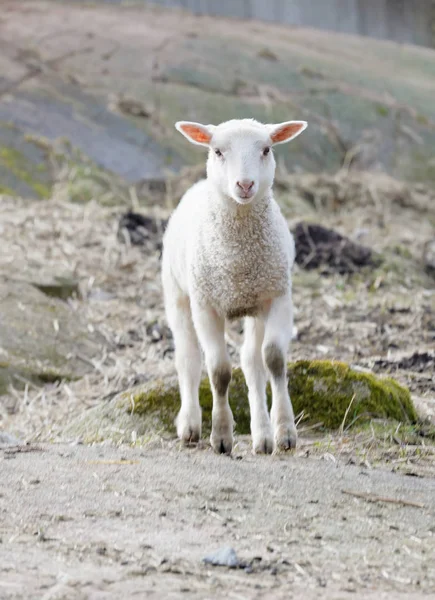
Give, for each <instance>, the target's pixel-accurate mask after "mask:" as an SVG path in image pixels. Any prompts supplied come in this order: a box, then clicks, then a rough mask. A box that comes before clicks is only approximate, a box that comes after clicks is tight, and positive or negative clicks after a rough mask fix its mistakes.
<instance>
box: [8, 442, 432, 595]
mask: <svg viewBox="0 0 435 600" xmlns="http://www.w3.org/2000/svg"><path fill="white" fill-rule="evenodd" d="M245 446H246V441H245V440H241V441H239V447H238V450H237V451H236V453H235V457H234V459H233V460H231V459H229V458H226V457H220V456H215V455H214V454H213V453H212V452H211V451H210V450H209V449H196V450H188V449H183V450H181V451H180V449H179V447H178V445H177V444H175V443H172V442H164V443H162V444H159V447H157V445H156V446H155V447H149V448H147V449H145V450H144V449H131V448H118V449H115V448H111V447H80V446H76V447H72V446H62V445H59V446H58V445H55V446H48V445H46V446H42V447H40V450H39V451H32V452H18V453H14V451H13V449H12V447H9V449H7V448H6V449H5V448H4V449H3V451H1V455H0V472H1V480H2V485H1V493H0V537H1V542H2V543H1V544H0V598H2V599H12V598H14V599H18V598H30V597H32V598H41V599H42V598H44V599H60V598H65V599H66V598H68V599H79V598H80V599H82V598H90V599H94V598H95V599H103V598H133V597H138V598H144V597H155V598H222V597H224V596H225V597H228V598H269V597H272V595H273V597H274V598H277V599H278V598H282V599H284V598H286V599H287V598H302V597H303V598H308V599H310V598H319V597H322V598H331V599H332V598H334V599H335V598H336V599H344V598H359V597H361V598H362V597H364V598H402V597H403V598H405V597H406V598H422V597H424V596H425V595H429V594H431V593H435V567H434V565H435V544H434V533H435V529H434V522H435V519H434V517H435V482H434V480H433V479H426V478H415V477H412V478H411V477H406V476H404V475H400V474H398V473H392V472H390V471H388V470H387V469H377V470H370V469H366V468H361V467H357V466H352V465H345V464H344V463H343V464H341V463H340V462H336V461H334V460H331V461H328V460H316V459H313V458H295V457H291V456H275V457H266V458H264V457H254V456H251V455H250V454H245V453H244V451H243V450H244V447H245ZM238 459H239V460H238ZM344 490H347V491H352V492H356V493H359V492H364V493H370V494H374V495H378V496H383V497H388V498H391V499H395V500H406V501H410V502H413V503H416V504H417V505H418V506H415V507H414V506H409V505H401V504H395V503H386V502H368V501H367V500H366V499H362V498H356V497H354V496H351V495H348V494H345V493H343V491H344ZM226 545H228V546H231V547H233V548H234V549H235V551H236V552H237V554H238V556H239V558H240V560H242V561H243V562H245V563H246V564H247V565H249V566H248V568H245V569H233V570H229V569H227V568H223V567H212V566H206V565H204V564H202V558H203V557H204V556H205V555H207V554H208V553H210V552H212V551H213V550H216V549H218V548H220V547H222V546H226Z"/></svg>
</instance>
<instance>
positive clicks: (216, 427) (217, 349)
mask: <svg viewBox="0 0 435 600" xmlns="http://www.w3.org/2000/svg"><path fill="white" fill-rule="evenodd" d="M192 316H193V322H194V325H195V329H196V333H197V335H198V339H199V343H200V344H201V346H202V349H203V350H204V354H205V362H206V365H207V371H208V376H209V379H210V385H211V389H212V393H213V411H212V431H211V436H210V441H211V445H212V447H213V449H214V450H215V452H218V453H220V454H231V451H232V449H233V428H234V419H233V414H232V412H231V408H230V405H229V402H228V387H229V385H230V381H231V362H230V357H229V355H228V351H227V347H226V344H225V320H224V319H223V318H221V317H219V316H218V314H217V313H216V311H215V310H214V309H213V308H211V307H209V306H203V305H201V306H200V305H198V304H195V305H192Z"/></svg>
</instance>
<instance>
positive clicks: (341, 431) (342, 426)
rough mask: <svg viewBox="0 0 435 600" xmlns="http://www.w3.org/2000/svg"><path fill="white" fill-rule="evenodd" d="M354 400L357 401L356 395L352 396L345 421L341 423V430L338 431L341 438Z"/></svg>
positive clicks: (345, 414)
mask: <svg viewBox="0 0 435 600" xmlns="http://www.w3.org/2000/svg"><path fill="white" fill-rule="evenodd" d="M354 400H355V394H354V395H353V396H352V398H351V400H350V402H349V406H348V407H347V408H346V412H345V413H344V417H343V420H342V422H341V425H340V429H339V430H338V432H339V435H340V437H341V436H342V435H343V432H344V424H345V423H346V419H347V415H348V414H349V411H350V407H351V406H352V404H353V401H354Z"/></svg>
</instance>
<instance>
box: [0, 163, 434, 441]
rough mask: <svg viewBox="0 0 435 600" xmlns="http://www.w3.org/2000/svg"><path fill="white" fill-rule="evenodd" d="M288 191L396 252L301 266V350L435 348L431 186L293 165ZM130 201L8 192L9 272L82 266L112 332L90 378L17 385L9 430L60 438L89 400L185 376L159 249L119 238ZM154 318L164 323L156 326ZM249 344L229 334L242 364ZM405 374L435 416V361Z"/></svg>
mask: <svg viewBox="0 0 435 600" xmlns="http://www.w3.org/2000/svg"><path fill="white" fill-rule="evenodd" d="M197 176H198V171H197V170H194V171H193V175H192V174H191V173H189V172H185V173H184V174H183V179H182V181H181V182H177V181H175V180H173V181H172V182H171V183H170V184H169V186H168V187H167V188H166V192H165V193H166V198H169V204H171V202H170V200H171V198H174V199H175V200H174V203H175V202H176V199H177V198H178V197H179V196H180V194H181V192H182V190H183V189H185V188H186V187H187V186H188V185H189V183H190V180H191V178H192V177H193V178H196V177H197ZM177 186H178V187H177ZM277 189H278V192H279V197H280V201H281V204H282V206H283V208H284V211H285V213H286V215H287V217H288V218H289V222H290V223H294V222H296V221H297V220H299V219H301V218H311V219H312V220H314V221H316V220H317V221H320V222H322V224H325V225H328V226H333V227H335V228H337V229H338V230H339V231H340V232H341V233H344V234H346V235H349V236H350V237H351V238H353V239H355V240H359V241H361V242H362V243H365V244H367V245H369V246H371V247H373V248H374V249H375V250H376V251H378V252H381V253H383V254H384V256H385V258H386V260H385V262H384V264H383V266H381V267H380V268H379V269H377V270H375V271H367V272H364V273H360V274H356V275H354V276H340V275H331V276H329V277H321V276H320V275H319V274H318V273H317V272H305V271H301V270H300V269H298V268H296V269H295V276H294V298H295V305H296V311H297V312H296V319H295V325H296V330H295V336H296V339H295V341H294V344H293V349H292V357H293V358H295V359H298V358H314V357H326V358H331V359H341V360H346V361H349V362H351V363H353V364H356V365H359V366H360V367H361V368H367V367H370V366H371V364H372V363H371V361H372V360H373V357H375V356H378V355H382V356H383V357H388V356H390V357H392V356H394V355H395V354H396V353H397V352H403V353H405V354H411V353H412V352H414V350H416V349H418V350H423V349H425V348H428V347H430V346H433V341H434V331H435V316H434V315H435V306H434V299H435V296H434V282H433V279H432V280H431V279H430V278H429V277H428V276H426V275H425V274H424V269H423V265H422V263H421V258H420V251H421V248H422V247H423V245H424V243H425V242H426V241H427V239H430V238H433V237H434V235H435V228H434V218H435V217H434V215H435V203H434V202H433V198H431V196H430V194H429V193H428V192H427V191H426V190H424V189H421V188H413V187H410V186H405V185H402V184H399V183H397V182H394V181H393V180H389V178H385V177H383V176H379V177H377V176H375V175H373V174H372V175H370V176H366V175H360V176H358V175H356V174H351V175H349V176H346V175H345V174H340V175H338V176H337V177H335V178H334V177H326V176H309V175H306V176H297V177H291V178H290V177H288V176H287V175H286V174H283V173H282V172H281V173H280V175H279V176H278V181H277ZM388 190H390V191H389V192H388ZM370 198H372V201H371V202H370V200H369V199H370ZM428 199H429V200H430V201H429V200H428ZM166 204H167V202H166V201H165V200H164V198H162V199H161V204H160V205H154V206H153V207H149V206H148V207H147V208H146V212H147V213H148V214H152V215H154V216H157V217H164V216H167V214H168V209H167V208H163V207H162V206H165V205H166ZM125 209H126V206H125V203H123V204H120V205H119V206H111V207H104V206H101V205H100V204H99V203H98V202H96V201H95V200H92V201H91V202H89V203H87V204H85V205H79V204H72V203H70V202H68V201H67V200H65V197H64V196H63V195H62V193H61V190H59V189H58V190H57V195H56V196H55V197H54V198H53V199H52V200H49V201H46V202H39V203H38V202H30V201H26V200H22V199H11V198H7V197H3V198H2V199H1V202H0V223H1V225H0V234H1V240H2V241H1V245H2V248H1V253H0V276H6V277H9V278H11V277H12V278H18V279H19V278H23V279H26V280H28V279H29V276H30V275H31V276H32V278H33V279H35V278H36V279H38V278H41V277H43V276H44V274H47V273H48V274H51V275H54V274H70V275H73V276H74V277H75V278H77V279H78V280H79V282H80V289H81V294H82V298H81V299H77V298H76V299H71V300H70V306H71V310H74V311H76V312H77V314H78V315H79V316H80V318H82V319H83V320H85V322H86V323H87V326H88V329H89V331H90V332H91V333H92V332H98V333H99V334H101V335H102V336H103V339H104V340H105V343H104V345H103V346H102V348H101V354H100V356H99V357H98V358H97V359H96V360H94V362H93V365H92V366H93V371H92V373H91V374H89V375H87V376H86V377H84V378H83V379H82V380H80V381H76V382H68V383H67V382H63V383H59V384H52V385H46V386H45V387H44V388H43V389H36V388H34V387H33V386H32V385H30V384H27V385H26V386H25V389H24V390H21V389H18V387H17V389H11V390H10V394H9V396H8V397H7V398H5V399H4V402H3V403H2V404H1V405H0V406H1V407H2V408H1V410H2V412H1V414H0V427H1V428H3V429H6V430H8V431H11V432H14V433H16V434H18V435H20V436H21V437H23V438H25V439H32V440H39V439H46V438H54V439H55V438H56V435H57V434H58V432H59V430H60V429H61V428H62V426H63V424H65V423H66V422H67V421H68V420H69V419H71V418H72V417H73V416H75V415H77V414H78V413H79V412H81V411H83V410H84V409H86V408H88V407H90V406H93V405H95V404H96V403H98V402H101V401H102V400H104V398H109V397H111V396H112V395H113V394H115V393H116V392H118V391H120V390H123V389H125V388H127V387H129V386H131V385H133V384H135V383H137V382H142V381H146V380H147V379H151V378H155V377H157V376H166V375H169V374H173V372H174V365H173V353H172V343H171V340H170V339H168V338H167V337H165V335H163V338H162V339H159V331H160V329H159V326H160V325H164V323H165V320H164V314H163V306H162V296H161V286H160V276H159V266H160V262H159V253H158V251H156V250H155V249H154V248H152V247H147V248H138V247H129V246H127V245H125V244H121V243H120V242H119V241H118V240H117V237H116V231H117V225H118V220H119V217H120V215H121V214H122V213H123V212H124V211H125ZM152 323H157V328H156V329H155V330H154V333H153V332H152V331H151V330H150V324H152ZM147 327H148V333H147ZM240 341H241V328H240V326H239V324H237V323H236V324H235V325H234V326H233V327H232V328H231V329H230V330H229V332H228V342H229V345H230V350H231V353H232V355H233V357H234V362H235V363H237V361H238V353H237V347H238V344H239V343H240ZM395 376H396V377H397V378H398V379H399V380H400V381H402V382H403V383H405V384H407V385H409V386H410V388H411V391H412V392H413V394H414V396H415V398H416V399H417V401H418V403H419V404H418V405H419V406H424V407H425V409H426V412H427V413H428V414H432V415H433V414H434V404H435V402H434V395H435V375H434V373H433V370H432V372H423V373H413V372H408V371H403V370H399V371H398V372H397V373H395ZM341 438H342V439H343V435H342V436H341ZM340 443H341V444H343V442H340ZM358 443H359V442H358ZM364 443H365V442H364ZM334 444H335V442H334ZM334 448H335V450H337V446H336V445H335V446H334ZM340 451H342V450H340Z"/></svg>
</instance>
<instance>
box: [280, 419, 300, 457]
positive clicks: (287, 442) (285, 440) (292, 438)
mask: <svg viewBox="0 0 435 600" xmlns="http://www.w3.org/2000/svg"><path fill="white" fill-rule="evenodd" d="M297 440H298V434H297V432H296V427H295V426H294V425H281V426H280V427H278V429H277V430H276V432H275V449H276V450H277V451H286V450H293V449H294V448H296V443H297Z"/></svg>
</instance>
